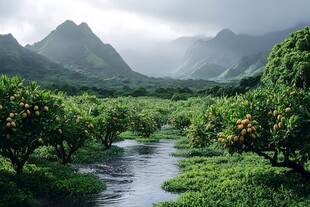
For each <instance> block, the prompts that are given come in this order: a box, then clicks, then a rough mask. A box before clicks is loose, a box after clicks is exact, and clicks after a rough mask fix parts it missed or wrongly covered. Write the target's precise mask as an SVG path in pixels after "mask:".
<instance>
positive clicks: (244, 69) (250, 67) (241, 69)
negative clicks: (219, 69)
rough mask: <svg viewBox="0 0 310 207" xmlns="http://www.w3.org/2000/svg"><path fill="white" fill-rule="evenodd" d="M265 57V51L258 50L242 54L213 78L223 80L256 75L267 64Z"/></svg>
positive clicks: (266, 54)
mask: <svg viewBox="0 0 310 207" xmlns="http://www.w3.org/2000/svg"><path fill="white" fill-rule="evenodd" d="M267 57H268V53H267V52H260V53H257V54H255V55H251V56H243V57H242V58H241V59H240V60H239V61H237V62H236V63H234V64H232V65H231V66H230V67H229V68H227V69H226V70H225V71H224V72H223V73H222V74H221V75H219V76H218V77H215V78H214V79H213V80H215V81H220V82H223V81H224V82H225V81H231V80H240V79H242V78H247V77H250V76H255V75H258V74H260V73H261V72H262V71H263V69H264V67H265V65H266V64H267Z"/></svg>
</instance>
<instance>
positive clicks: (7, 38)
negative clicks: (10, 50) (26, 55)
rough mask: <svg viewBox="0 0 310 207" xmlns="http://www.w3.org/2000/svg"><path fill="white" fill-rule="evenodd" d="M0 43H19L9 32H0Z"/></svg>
mask: <svg viewBox="0 0 310 207" xmlns="http://www.w3.org/2000/svg"><path fill="white" fill-rule="evenodd" d="M0 43H6V44H8V43H9V44H12V45H19V43H18V42H17V40H16V39H15V38H14V37H13V35H12V34H11V33H9V34H4V35H1V34H0Z"/></svg>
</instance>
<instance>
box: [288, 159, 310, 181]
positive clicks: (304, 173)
mask: <svg viewBox="0 0 310 207" xmlns="http://www.w3.org/2000/svg"><path fill="white" fill-rule="evenodd" d="M285 164H286V166H287V167H289V168H292V169H293V171H294V172H296V173H300V174H301V175H302V176H303V177H304V178H305V179H306V180H310V172H308V171H306V170H305V168H304V167H303V166H302V165H300V164H298V163H296V162H292V161H290V160H288V161H286V162H285Z"/></svg>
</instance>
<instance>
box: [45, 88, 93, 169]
mask: <svg viewBox="0 0 310 207" xmlns="http://www.w3.org/2000/svg"><path fill="white" fill-rule="evenodd" d="M63 107H64V108H63V110H64V113H62V114H61V115H60V116H57V118H56V120H57V121H58V122H59V125H58V127H57V128H56V129H55V131H54V133H53V135H54V137H53V139H51V140H50V142H49V144H50V145H52V146H53V147H54V149H55V151H56V155H57V157H58V158H59V160H60V162H61V163H62V164H67V163H68V162H70V159H71V156H72V155H73V154H74V153H75V152H76V151H77V150H78V149H79V148H80V147H82V146H83V145H84V143H85V141H86V140H87V139H89V138H91V136H92V133H93V131H94V125H93V124H92V117H91V112H92V110H93V109H94V108H95V106H94V103H93V102H92V101H91V100H90V96H88V95H86V94H84V95H83V96H78V97H71V98H68V97H64V104H63Z"/></svg>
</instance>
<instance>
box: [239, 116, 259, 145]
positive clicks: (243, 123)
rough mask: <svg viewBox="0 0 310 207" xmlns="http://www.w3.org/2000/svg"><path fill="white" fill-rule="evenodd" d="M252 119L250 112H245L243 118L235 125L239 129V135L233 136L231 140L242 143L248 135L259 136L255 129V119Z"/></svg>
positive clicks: (251, 136) (254, 137) (253, 137)
mask: <svg viewBox="0 0 310 207" xmlns="http://www.w3.org/2000/svg"><path fill="white" fill-rule="evenodd" d="M251 119H252V115H251V114H247V115H246V117H245V119H243V120H242V119H239V120H238V121H237V122H236V125H237V129H238V130H239V131H240V134H239V136H234V138H233V141H234V142H238V141H239V142H241V143H243V142H244V141H245V138H246V137H250V138H252V139H256V138H259V135H258V133H257V131H256V127H255V126H256V125H257V121H255V120H251Z"/></svg>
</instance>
